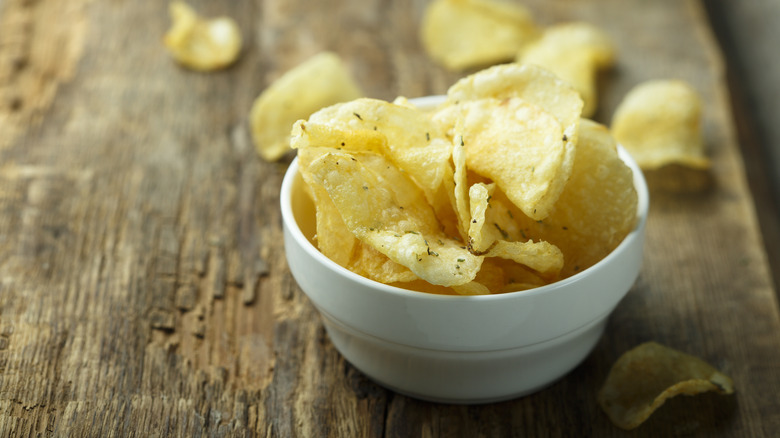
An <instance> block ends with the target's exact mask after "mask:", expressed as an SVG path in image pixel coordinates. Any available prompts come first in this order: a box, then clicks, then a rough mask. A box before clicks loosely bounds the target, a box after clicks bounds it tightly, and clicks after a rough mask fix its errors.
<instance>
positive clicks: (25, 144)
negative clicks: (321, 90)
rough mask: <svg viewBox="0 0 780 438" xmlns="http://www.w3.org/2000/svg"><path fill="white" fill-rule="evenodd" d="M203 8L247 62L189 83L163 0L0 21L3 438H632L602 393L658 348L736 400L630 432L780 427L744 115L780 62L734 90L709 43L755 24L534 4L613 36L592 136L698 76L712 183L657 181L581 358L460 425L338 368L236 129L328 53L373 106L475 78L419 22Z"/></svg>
mask: <svg viewBox="0 0 780 438" xmlns="http://www.w3.org/2000/svg"><path fill="white" fill-rule="evenodd" d="M191 3H192V5H193V6H194V7H195V8H196V9H197V10H198V11H200V12H202V13H203V14H204V15H207V16H214V15H229V16H231V17H234V18H235V19H236V20H237V21H238V22H239V25H240V26H241V28H242V30H243V33H244V38H245V43H246V47H245V51H244V53H243V56H242V58H241V60H240V61H239V62H238V64H237V65H235V66H233V67H232V68H230V69H228V70H226V71H222V72H218V73H213V74H200V73H193V72H189V71H186V70H183V69H181V68H179V67H177V66H176V65H175V64H174V63H173V62H172V61H171V59H170V58H169V57H168V55H167V53H166V52H165V50H164V49H163V47H162V44H161V37H162V35H163V33H164V32H165V31H166V29H167V28H168V25H169V18H168V12H167V4H166V3H164V2H155V1H150V0H141V1H135V2H129V1H102V2H101V1H88V0H72V1H68V2H60V1H56V0H33V1H30V0H2V1H0V436H112V435H113V436H133V435H135V436H386V437H394V436H398V437H403V436H511V435H515V436H583V435H585V436H622V435H624V432H623V431H621V430H619V429H617V428H615V427H614V426H612V425H611V424H610V422H609V420H608V419H607V418H606V416H605V415H604V414H603V413H602V412H601V410H600V409H599V407H598V406H597V404H596V401H595V394H596V391H597V389H598V387H599V386H600V385H601V383H602V382H603V379H604V378H605V376H606V373H607V371H608V369H609V366H610V365H611V364H612V363H613V362H614V360H615V359H617V357H618V356H619V355H620V354H621V353H622V352H623V351H625V350H627V349H628V348H630V347H633V346H634V345H636V344H638V343H640V342H642V341H646V340H656V341H658V342H661V343H664V344H666V345H669V346H672V347H675V348H678V349H681V350H684V351H687V352H689V353H691V354H696V355H698V356H700V357H702V358H704V359H705V360H707V361H709V362H710V363H712V364H713V365H715V366H716V367H718V368H720V369H721V370H723V371H724V372H726V373H727V374H729V375H731V376H732V377H733V378H734V381H735V384H736V388H737V393H736V394H735V395H734V396H730V397H723V396H715V395H704V396H700V397H695V398H688V397H685V398H677V399H673V400H672V401H670V402H669V403H667V405H665V406H664V407H663V408H662V409H661V410H659V411H658V412H656V413H655V414H654V415H653V416H652V417H651V419H650V420H649V421H648V422H647V423H646V424H644V425H642V426H641V427H640V428H639V429H638V430H636V431H634V433H633V435H635V436H672V435H689V436H746V437H747V436H749V437H760V436H774V435H776V433H777V430H780V399H778V397H777V394H778V393H780V373H779V372H778V370H780V317H779V316H778V315H779V314H780V313H779V311H778V302H777V296H776V290H775V288H774V286H773V280H772V276H771V269H770V266H771V265H770V261H771V260H775V261H774V262H773V263H775V264H774V266H776V255H775V258H774V259H770V258H769V257H768V252H767V248H772V247H773V242H772V241H768V240H765V237H763V236H770V237H771V238H772V239H774V238H776V237H777V234H776V233H777V232H776V228H774V230H775V231H771V230H772V228H771V226H772V224H774V225H775V227H776V226H777V223H778V222H777V221H778V218H777V216H776V211H777V205H776V201H775V200H773V199H772V197H771V196H772V195H771V193H772V189H771V188H770V186H771V184H772V183H771V181H774V179H773V178H776V173H774V174H773V173H772V170H773V169H772V168H771V166H769V167H770V168H769V169H767V166H766V165H764V166H763V167H762V166H760V163H762V162H768V160H766V159H761V158H758V157H760V156H761V155H760V154H770V155H771V154H776V151H777V148H778V147H780V146H779V144H778V142H777V139H776V138H775V137H771V134H767V133H766V131H765V129H766V127H767V126H773V125H772V124H771V117H772V116H773V115H774V113H773V112H772V111H771V109H768V108H770V107H767V106H765V103H766V101H762V102H764V103H758V101H757V100H755V99H756V91H755V89H756V88H755V87H756V86H755V84H757V83H761V82H760V81H770V80H771V78H772V77H776V75H775V76H770V75H769V74H768V73H767V74H762V75H759V76H760V78H759V79H756V78H757V77H758V76H752V75H753V74H754V73H755V72H754V70H753V69H754V68H756V67H755V66H763V65H765V64H763V63H766V65H769V66H770V67H768V68H767V71H768V72H771V71H777V68H778V60H777V59H775V58H774V57H772V56H766V52H762V51H761V50H762V49H755V50H753V51H745V52H744V53H743V52H740V56H741V57H742V58H740V59H741V61H740V62H741V63H742V64H741V65H742V67H741V68H742V70H740V71H742V73H741V74H733V75H731V76H729V77H728V78H727V76H726V71H727V69H726V64H725V61H726V60H729V61H731V60H732V57H730V56H728V57H725V58H724V55H723V54H722V53H723V52H722V51H721V49H720V48H719V46H718V39H717V38H716V35H715V33H714V32H713V29H715V30H722V29H726V30H727V32H726V31H724V32H722V33H719V34H718V37H720V38H721V42H723V41H726V43H724V47H727V48H728V47H731V48H730V49H728V50H727V53H734V51H735V50H734V47H737V48H739V47H743V45H745V44H749V43H750V41H751V37H750V36H749V35H750V32H751V31H753V32H754V34H753V35H754V36H753V37H754V38H761V35H760V32H758V31H755V27H754V26H753V23H754V22H753V21H752V19H747V18H744V19H743V18H736V19H733V20H729V21H728V22H727V23H726V22H724V21H722V20H723V17H724V15H717V14H718V13H719V12H718V11H721V13H725V12H723V11H732V10H735V9H734V8H742V9H741V10H742V11H743V13H745V14H747V12H748V11H749V10H750V7H748V6H735V5H730V3H729V4H728V6H724V5H726V4H727V2H712V3H710V2H707V8H706V9H705V6H704V5H703V3H704V2H700V1H693V0H688V1H676V0H668V1H662V2H646V1H640V0H632V1H620V0H604V1H596V0H582V1H567V0H555V1H543V0H533V1H531V0H529V1H526V2H524V4H526V5H527V6H528V7H529V8H530V9H531V11H532V12H533V14H534V16H535V17H536V18H537V19H538V21H539V22H540V23H541V24H552V23H556V22H560V21H565V20H574V19H581V20H586V21H590V22H592V23H595V24H597V25H599V26H602V27H603V28H604V29H605V30H606V31H607V32H609V33H610V34H611V35H612V36H613V37H614V39H615V42H616V43H617V44H618V48H619V56H618V65H617V66H616V68H615V69H614V70H613V71H611V72H609V73H608V74H607V75H605V77H604V78H603V79H604V80H603V81H602V84H601V103H602V106H601V108H600V110H599V112H598V113H597V115H596V119H597V120H599V121H601V122H604V123H608V122H609V120H610V116H611V114H612V111H613V110H614V108H615V106H616V105H617V104H618V103H619V101H620V99H621V98H622V96H623V95H625V93H626V92H627V91H628V90H629V89H630V88H631V87H633V86H634V85H636V84H638V83H639V82H641V81H643V80H647V79H654V78H663V77H676V78H681V79H685V80H687V81H689V82H690V83H691V84H692V85H693V86H694V87H695V88H696V89H697V90H698V91H699V92H700V93H701V94H702V97H703V98H704V100H705V102H706V108H707V109H706V111H705V120H704V129H705V138H706V141H707V145H708V153H709V154H710V156H711V157H712V159H713V162H714V165H713V168H712V170H711V172H709V173H707V174H704V175H701V174H690V173H686V172H683V171H682V169H671V170H668V171H666V172H665V173H661V174H654V175H648V177H649V178H650V180H651V184H652V190H653V192H652V207H651V216H650V218H649V222H648V242H647V246H646V251H645V265H644V267H643V271H642V273H641V275H640V278H639V280H638V282H637V284H636V285H635V287H634V288H633V289H632V291H631V292H630V293H629V294H628V296H627V297H626V299H625V300H624V301H623V302H622V303H621V304H620V306H619V307H618V309H617V310H616V312H615V314H614V315H613V317H612V318H611V320H610V323H609V326H608V329H607V334H606V335H605V337H604V338H603V339H602V341H601V342H600V343H599V344H598V346H597V347H596V349H595V351H594V352H593V353H592V354H591V355H590V356H589V357H588V358H587V359H586V360H585V361H584V362H583V364H581V365H580V366H579V367H578V368H576V369H575V370H574V371H573V372H572V373H571V374H569V375H568V376H567V377H565V378H564V379H562V380H561V381H559V382H557V383H555V384H554V385H552V386H550V387H549V388H547V389H545V390H543V391H541V392H539V393H537V394H534V395H531V396H528V397H525V398H521V399H518V400H514V401H509V402H504V403H497V404H490V405H484V406H448V405H440V404H433V403H427V402H421V401H418V400H414V399H410V398H407V397H404V396H401V395H398V394H395V393H393V392H391V391H388V390H385V389H384V388H382V387H380V386H378V385H376V384H374V383H373V382H371V381H370V380H368V379H367V378H366V377H365V376H363V375H362V374H361V373H360V372H359V371H357V370H356V369H354V368H353V367H351V366H350V365H349V364H348V363H346V362H345V361H344V360H343V358H341V357H340V355H339V354H338V353H337V352H336V351H335V349H334V348H333V346H332V345H331V343H330V341H329V340H328V337H327V335H326V333H325V332H324V329H323V327H322V325H321V323H320V320H319V317H318V315H317V313H316V311H315V310H314V309H313V307H312V306H311V304H310V303H309V302H308V300H307V299H306V297H305V296H304V295H303V294H302V293H301V292H300V290H299V289H298V287H297V285H296V284H295V281H294V280H293V279H292V277H291V276H290V273H289V270H288V268H287V265H286V261H285V258H284V251H283V246H282V241H281V226H280V213H279V208H278V196H279V195H278V191H279V186H280V182H281V177H282V175H283V173H284V170H285V168H286V165H287V164H288V163H289V160H290V158H291V157H287V158H286V159H285V160H283V161H282V162H280V163H265V162H262V161H261V160H259V159H258V158H257V156H256V154H255V153H254V151H253V148H252V145H251V142H250V140H249V137H248V132H247V127H246V115H247V113H248V111H249V108H250V106H251V103H252V100H253V99H254V98H255V97H256V96H257V95H258V94H259V92H260V91H261V90H263V89H264V88H265V87H266V86H267V85H268V84H269V83H271V81H273V80H274V79H275V78H277V77H278V76H279V75H281V74H282V73H283V72H285V71H286V70H288V69H289V68H291V67H293V66H295V65H297V64H298V63H300V62H301V61H303V60H305V59H307V58H308V57H309V56H311V55H312V54H314V53H317V52H319V51H321V50H326V49H327V50H333V51H336V52H337V53H338V54H340V55H341V56H342V58H343V59H344V60H345V61H346V62H347V63H348V65H349V66H350V68H351V71H352V72H353V74H354V75H355V77H356V79H357V81H358V82H359V83H360V84H361V86H362V87H363V88H364V90H365V91H366V93H367V95H369V96H372V97H378V98H383V99H392V98H394V97H395V96H397V95H405V96H407V97H417V96H423V95H428V94H440V93H443V92H445V91H446V89H447V87H448V86H449V85H450V84H452V83H453V82H454V81H455V80H456V79H458V78H459V77H461V75H462V74H463V73H458V72H448V71H445V70H443V69H442V68H441V67H440V66H438V65H436V64H435V63H434V62H433V61H431V60H430V59H429V58H428V57H427V56H426V55H425V53H424V52H423V51H422V49H421V47H420V44H419V41H418V38H417V29H418V26H419V22H420V17H421V13H422V10H423V8H424V6H425V4H426V2H422V1H411V0H403V1H396V2H390V1H378V0H371V1H357V0H342V1H337V0H329V1H321V2H304V1H300V0H296V1H283V0H268V1H259V0H258V1H255V2H239V1H235V2H207V1H195V0H193V1H192V2H191ZM717 7H720V8H721V9H713V8H717ZM713 11H715V12H714V13H713ZM708 12H709V15H708ZM729 14H730V12H729ZM729 16H731V15H729ZM745 16H746V15H745ZM710 17H715V18H713V19H712V20H710ZM734 17H739V16H738V15H734ZM719 20H721V21H719ZM762 20H763V21H762V23H765V22H769V23H778V20H780V12H778V11H773V10H771V9H769V10H767V11H766V12H765V13H764V14H762ZM711 23H715V25H713V24H711ZM724 23H725V24H724ZM764 26H767V27H766V29H769V30H768V31H770V30H771V29H772V26H769V25H766V24H765V25H764ZM774 27H775V28H776V27H777V26H774ZM756 33H758V35H756ZM735 35H739V37H737V36H735ZM727 44H733V46H727ZM765 47H766V46H765ZM737 51H738V52H739V50H737ZM773 69H774V70H773ZM729 71H731V70H729ZM774 85H775V86H776V85H777V84H776V83H775V84H774ZM775 90H776V88H775ZM759 95H760V93H759ZM735 96H736V97H735ZM770 103H771V102H770ZM732 105H735V106H732ZM771 108H776V104H775V106H774V107H771ZM735 113H736V114H735ZM735 120H736V122H735ZM761 127H763V128H761ZM751 136H753V137H751ZM773 139H774V140H773ZM738 140H741V143H742V146H743V147H742V148H740V141H738ZM764 144H768V145H770V146H772V147H774V148H775V149H772V150H773V151H775V152H767V150H768V149H765V148H761V145H764ZM770 155H766V156H770ZM771 156H774V155H771ZM754 168H760V169H763V170H761V172H762V173H759V174H756V173H755V172H754V171H753V169H754ZM746 169H747V172H746ZM776 171H777V168H774V172H776ZM756 175H758V176H756ZM762 175H763V176H762ZM751 189H752V191H751ZM754 197H755V198H754ZM775 199H776V198H775ZM757 204H758V205H759V208H758V210H757V209H756V207H757ZM762 205H763V206H766V205H770V206H771V207H774V209H772V208H763V207H761V206H762ZM757 211H758V213H757ZM759 220H760V222H759ZM760 224H764V226H765V227H764V231H763V232H764V235H763V236H762V230H761V228H760ZM767 224H769V225H767ZM767 230H769V231H767ZM773 233H774V234H773ZM777 243H778V242H777V241H775V242H774V244H775V246H774V247H775V248H776V244H777ZM774 254H776V252H775V253H774ZM775 272H777V271H776V268H775Z"/></svg>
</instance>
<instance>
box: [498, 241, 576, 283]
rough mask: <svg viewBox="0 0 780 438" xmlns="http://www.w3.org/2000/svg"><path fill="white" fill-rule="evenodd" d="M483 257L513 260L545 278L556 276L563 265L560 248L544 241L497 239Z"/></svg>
mask: <svg viewBox="0 0 780 438" xmlns="http://www.w3.org/2000/svg"><path fill="white" fill-rule="evenodd" d="M485 257H500V258H502V259H507V260H514V261H515V262H516V263H519V264H521V265H523V266H528V267H529V268H531V269H533V270H534V271H536V272H538V273H539V274H541V275H542V276H544V277H547V278H553V277H555V276H557V275H558V273H559V272H560V271H561V268H562V267H563V253H562V252H561V250H560V249H558V247H557V246H555V245H553V244H551V243H549V242H545V241H539V242H533V241H530V240H528V241H525V242H508V241H506V240H498V241H496V242H495V244H493V246H491V247H490V249H489V250H488V251H487V253H486V254H485Z"/></svg>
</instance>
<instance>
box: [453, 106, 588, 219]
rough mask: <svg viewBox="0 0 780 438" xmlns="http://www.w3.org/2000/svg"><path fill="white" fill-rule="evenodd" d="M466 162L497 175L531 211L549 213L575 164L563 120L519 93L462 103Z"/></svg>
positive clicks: (499, 182) (510, 194)
mask: <svg viewBox="0 0 780 438" xmlns="http://www.w3.org/2000/svg"><path fill="white" fill-rule="evenodd" d="M460 107H461V108H462V109H463V113H464V114H463V134H462V136H463V141H464V143H465V149H466V157H467V161H466V164H467V166H468V167H469V168H470V169H472V170H474V171H475V172H477V173H479V174H480V175H483V176H485V177H487V178H490V179H492V180H493V181H495V183H496V184H497V185H498V187H500V188H501V190H503V191H504V192H505V193H506V194H507V196H508V197H509V199H510V200H511V201H512V202H513V203H514V204H515V205H517V206H518V208H520V209H521V210H522V211H523V212H525V214H526V215H528V216H529V217H532V218H534V219H543V218H545V217H546V216H547V215H548V213H549V211H550V210H551V209H552V207H553V205H554V204H555V201H556V200H557V199H558V196H559V195H560V192H561V190H563V187H564V185H565V184H566V180H567V179H568V177H569V173H570V172H571V167H572V165H573V164H574V163H573V162H571V161H570V159H571V158H573V154H570V153H569V152H570V149H569V146H571V149H573V146H574V145H573V144H571V143H570V142H568V141H566V140H565V135H564V133H563V129H562V127H561V124H560V123H559V122H558V120H556V118H555V117H553V116H552V115H550V114H549V113H547V112H545V111H542V110H541V109H540V108H539V107H537V106H535V105H532V104H530V103H528V102H527V101H525V100H522V99H519V98H509V99H504V100H498V99H490V98H486V99H480V100H475V101H472V102H467V103H463V104H461V105H460Z"/></svg>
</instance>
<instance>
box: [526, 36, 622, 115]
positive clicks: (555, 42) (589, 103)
mask: <svg viewBox="0 0 780 438" xmlns="http://www.w3.org/2000/svg"><path fill="white" fill-rule="evenodd" d="M517 62H519V63H527V64H534V65H538V66H540V67H544V68H545V69H547V70H550V71H551V72H553V73H555V74H556V75H557V76H558V77H560V78H561V79H563V80H564V81H566V82H568V83H570V84H571V85H572V86H573V87H574V88H575V89H576V90H577V91H578V92H579V93H580V96H581V97H582V100H583V102H584V107H583V109H582V116H583V117H590V116H591V115H593V113H595V111H596V107H597V104H598V103H597V94H596V73H597V71H598V70H600V69H604V68H606V67H610V66H612V65H613V64H614V62H615V49H614V46H613V44H612V42H611V41H610V39H609V36H608V35H607V34H605V33H604V32H603V31H602V30H601V29H599V28H598V27H596V26H593V25H591V24H589V23H584V22H572V23H563V24H557V25H553V26H550V27H548V28H547V29H545V30H544V33H543V34H542V36H541V38H539V39H538V40H535V41H533V42H531V43H529V44H528V45H526V46H525V47H523V49H522V50H521V52H520V54H519V55H518V57H517Z"/></svg>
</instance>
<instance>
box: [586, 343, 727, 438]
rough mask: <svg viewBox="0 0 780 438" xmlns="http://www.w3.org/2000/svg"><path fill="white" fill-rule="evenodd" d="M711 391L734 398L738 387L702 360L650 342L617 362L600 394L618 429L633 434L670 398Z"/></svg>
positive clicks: (599, 397) (601, 404)
mask: <svg viewBox="0 0 780 438" xmlns="http://www.w3.org/2000/svg"><path fill="white" fill-rule="evenodd" d="M707 391H715V392H718V393H720V394H732V393H733V392H734V383H733V381H732V380H731V378H730V377H728V376H726V375H725V374H723V373H721V372H720V371H718V370H717V369H715V368H714V367H713V366H712V365H710V364H708V363H706V362H704V361H703V360H701V359H699V358H698V357H695V356H691V355H689V354H686V353H683V352H680V351H677V350H674V349H672V348H669V347H666V346H663V345H660V344H658V343H655V342H647V343H644V344H641V345H639V346H638V347H635V348H634V349H632V350H629V351H627V352H626V353H624V354H623V355H622V356H620V358H619V359H618V360H617V362H615V364H614V365H613V366H612V369H611V370H610V371H609V375H608V376H607V379H606V381H605V382H604V385H603V386H602V388H601V390H600V391H599V394H598V402H599V405H600V406H601V408H602V409H603V410H604V412H605V413H606V414H607V415H608V416H609V418H610V420H612V422H613V423H614V424H615V425H616V426H618V427H620V428H622V429H626V430H630V429H634V428H636V427H638V426H639V425H640V424H642V423H643V422H644V421H645V420H647V418H648V417H650V415H651V414H652V413H653V412H655V410H656V409H658V408H659V407H661V405H663V404H664V402H666V400H667V399H668V398H670V397H674V396H676V395H679V394H684V395H695V394H699V393H702V392H707Z"/></svg>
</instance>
